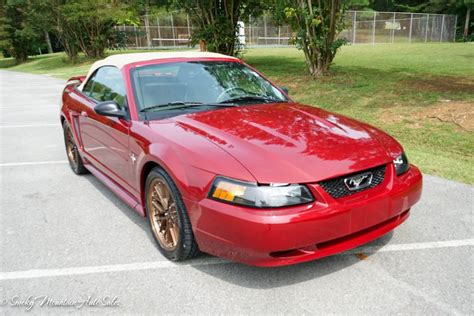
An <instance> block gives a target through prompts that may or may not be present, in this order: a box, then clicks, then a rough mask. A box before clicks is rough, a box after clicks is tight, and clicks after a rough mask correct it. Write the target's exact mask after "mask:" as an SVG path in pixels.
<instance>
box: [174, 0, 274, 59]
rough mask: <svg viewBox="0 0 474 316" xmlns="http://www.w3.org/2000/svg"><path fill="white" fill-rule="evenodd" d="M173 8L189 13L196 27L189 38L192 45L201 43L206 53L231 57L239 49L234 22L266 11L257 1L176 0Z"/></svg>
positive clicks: (236, 27)
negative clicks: (204, 46) (204, 45)
mask: <svg viewBox="0 0 474 316" xmlns="http://www.w3.org/2000/svg"><path fill="white" fill-rule="evenodd" d="M172 5H173V6H174V7H175V8H177V9H180V10H184V11H185V12H186V13H187V14H189V16H190V18H191V19H192V21H193V25H195V26H197V27H196V29H195V30H194V31H193V34H192V36H191V42H192V43H193V44H197V43H199V41H204V42H205V43H206V48H207V50H209V51H211V52H217V53H222V54H226V55H231V56H233V55H236V54H238V52H239V50H240V47H238V46H236V43H237V39H238V37H237V33H238V24H237V22H238V21H239V20H240V18H241V17H248V16H249V14H250V13H251V14H252V16H258V15H260V14H261V13H262V12H263V10H264V8H266V2H265V1H259V0H175V1H173V3H172ZM243 20H244V19H243Z"/></svg>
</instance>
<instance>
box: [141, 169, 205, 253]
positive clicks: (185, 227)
mask: <svg viewBox="0 0 474 316" xmlns="http://www.w3.org/2000/svg"><path fill="white" fill-rule="evenodd" d="M145 198H146V211H147V215H148V222H149V224H150V228H151V232H152V234H153V237H154V239H155V241H156V243H157V245H158V248H159V250H160V252H161V253H162V254H163V255H164V256H165V257H166V258H168V259H170V260H173V261H182V260H186V259H190V258H192V257H195V256H196V255H198V253H199V250H198V246H197V244H196V241H195V239H194V234H193V231H192V228H191V222H190V221H189V217H188V214H187V211H186V208H185V206H184V203H183V200H182V198H181V194H180V193H179V191H178V189H177V187H176V185H175V184H174V182H173V180H172V179H171V178H170V176H169V175H168V174H167V173H166V172H165V171H164V170H163V169H161V168H159V167H156V168H154V169H153V170H152V171H151V172H150V173H149V174H148V177H147V179H146V185H145Z"/></svg>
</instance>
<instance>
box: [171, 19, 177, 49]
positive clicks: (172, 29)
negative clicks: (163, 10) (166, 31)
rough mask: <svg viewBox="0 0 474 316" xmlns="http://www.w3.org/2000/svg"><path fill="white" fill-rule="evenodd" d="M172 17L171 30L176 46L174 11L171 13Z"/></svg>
mask: <svg viewBox="0 0 474 316" xmlns="http://www.w3.org/2000/svg"><path fill="white" fill-rule="evenodd" d="M170 18H171V31H172V32H173V46H174V47H176V34H175V33H174V21H173V13H171V14H170Z"/></svg>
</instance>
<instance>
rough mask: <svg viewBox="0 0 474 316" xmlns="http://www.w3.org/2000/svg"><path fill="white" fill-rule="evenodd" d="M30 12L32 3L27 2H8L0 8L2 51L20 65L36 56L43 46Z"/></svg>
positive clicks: (18, 0) (0, 44)
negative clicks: (29, 56) (29, 57)
mask: <svg viewBox="0 0 474 316" xmlns="http://www.w3.org/2000/svg"><path fill="white" fill-rule="evenodd" d="M30 11H31V4H30V1H26V0H8V1H6V2H5V3H4V5H3V6H1V8H0V50H1V51H2V52H4V54H5V55H9V56H13V57H15V59H16V61H17V62H18V63H21V62H23V61H25V60H26V59H27V58H28V55H33V54H36V52H37V51H38V48H39V47H40V46H41V42H40V36H39V35H38V32H37V31H36V29H35V28H34V24H33V23H32V21H31V18H30V15H29V13H30Z"/></svg>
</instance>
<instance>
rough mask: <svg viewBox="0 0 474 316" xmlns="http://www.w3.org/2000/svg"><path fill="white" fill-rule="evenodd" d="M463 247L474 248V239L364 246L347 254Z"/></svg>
mask: <svg viewBox="0 0 474 316" xmlns="http://www.w3.org/2000/svg"><path fill="white" fill-rule="evenodd" d="M463 246H474V239H460V240H446V241H431V242H421V243H412V244H398V245H397V244H394V245H385V246H383V247H382V248H380V247H376V246H362V247H359V248H356V249H353V250H350V251H347V252H345V253H349V254H354V253H361V252H363V253H376V252H388V251H406V250H421V249H434V248H448V247H463Z"/></svg>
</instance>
